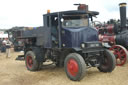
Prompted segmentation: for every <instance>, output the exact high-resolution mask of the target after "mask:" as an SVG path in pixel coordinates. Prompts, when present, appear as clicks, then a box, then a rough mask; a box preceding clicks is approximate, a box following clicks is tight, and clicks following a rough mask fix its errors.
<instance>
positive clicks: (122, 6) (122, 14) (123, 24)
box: [119, 3, 127, 28]
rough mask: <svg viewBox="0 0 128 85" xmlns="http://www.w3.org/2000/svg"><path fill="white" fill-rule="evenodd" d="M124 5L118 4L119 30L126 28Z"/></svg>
mask: <svg viewBox="0 0 128 85" xmlns="http://www.w3.org/2000/svg"><path fill="white" fill-rule="evenodd" d="M126 5H127V4H126V3H120V4H119V6H120V23H121V24H120V25H121V28H125V27H126Z"/></svg>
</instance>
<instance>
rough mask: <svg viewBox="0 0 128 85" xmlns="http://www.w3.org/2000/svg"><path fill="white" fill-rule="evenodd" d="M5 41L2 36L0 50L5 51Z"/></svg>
mask: <svg viewBox="0 0 128 85" xmlns="http://www.w3.org/2000/svg"><path fill="white" fill-rule="evenodd" d="M6 43H7V41H6V39H5V38H4V39H3V40H2V46H1V52H6Z"/></svg>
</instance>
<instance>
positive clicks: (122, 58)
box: [110, 45, 128, 66]
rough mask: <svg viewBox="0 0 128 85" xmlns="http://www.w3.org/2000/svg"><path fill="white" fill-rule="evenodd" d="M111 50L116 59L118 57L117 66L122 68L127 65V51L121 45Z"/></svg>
mask: <svg viewBox="0 0 128 85" xmlns="http://www.w3.org/2000/svg"><path fill="white" fill-rule="evenodd" d="M110 50H112V51H113V53H114V55H115V57H116V65H117V66H122V65H124V64H125V63H126V61H127V59H128V53H127V50H126V49H125V48H124V47H123V46H121V45H114V46H112V47H111V48H110Z"/></svg>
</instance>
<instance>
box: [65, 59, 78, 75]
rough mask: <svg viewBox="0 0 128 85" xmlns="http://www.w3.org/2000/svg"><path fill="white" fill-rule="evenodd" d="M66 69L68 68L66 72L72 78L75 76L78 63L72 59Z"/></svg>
mask: <svg viewBox="0 0 128 85" xmlns="http://www.w3.org/2000/svg"><path fill="white" fill-rule="evenodd" d="M67 68H68V72H69V73H70V74H71V75H72V76H76V75H77V73H78V69H79V66H78V63H77V62H76V61H75V60H74V59H70V60H69V61H68V64H67Z"/></svg>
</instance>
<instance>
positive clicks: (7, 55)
mask: <svg viewBox="0 0 128 85" xmlns="http://www.w3.org/2000/svg"><path fill="white" fill-rule="evenodd" d="M10 48H11V42H10V41H9V39H6V49H7V51H6V58H8V57H10Z"/></svg>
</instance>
